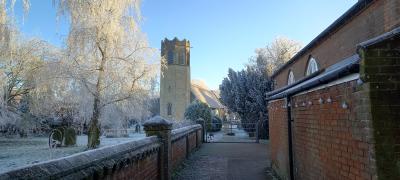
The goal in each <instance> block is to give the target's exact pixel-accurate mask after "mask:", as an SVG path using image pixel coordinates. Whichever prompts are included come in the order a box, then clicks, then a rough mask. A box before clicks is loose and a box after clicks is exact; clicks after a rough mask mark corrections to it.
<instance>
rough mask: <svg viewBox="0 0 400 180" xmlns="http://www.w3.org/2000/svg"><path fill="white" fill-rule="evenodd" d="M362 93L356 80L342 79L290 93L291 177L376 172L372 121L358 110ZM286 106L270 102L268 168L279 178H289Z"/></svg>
mask: <svg viewBox="0 0 400 180" xmlns="http://www.w3.org/2000/svg"><path fill="white" fill-rule="evenodd" d="M355 76H357V75H353V78H351V77H350V79H356V77H355ZM340 81H344V82H340ZM360 93H363V91H360V89H359V88H357V82H356V80H351V81H346V80H345V79H344V80H343V79H342V80H338V81H336V82H332V83H331V84H330V85H325V86H324V87H319V88H316V89H313V90H310V91H307V92H303V93H300V94H296V95H294V96H292V97H291V103H290V111H291V118H292V122H291V128H292V135H291V136H292V146H293V148H292V155H293V173H294V174H293V176H294V178H295V179H356V178H358V179H371V178H373V177H376V168H375V163H374V162H375V160H374V149H373V144H372V143H373V139H372V130H371V122H370V121H367V120H366V119H365V118H362V117H365V112H363V111H359V109H360V106H363V105H365V103H366V102H365V99H363V98H361V97H363V96H361V95H360ZM287 110H288V104H286V100H285V99H279V100H275V101H272V102H270V103H269V112H270V116H269V117H270V127H271V130H270V138H271V159H272V167H273V168H274V170H275V171H276V172H277V173H278V174H279V176H280V177H282V178H283V179H290V172H289V170H290V162H289V153H290V151H289V150H290V149H289V148H288V135H289V133H288V119H287Z"/></svg>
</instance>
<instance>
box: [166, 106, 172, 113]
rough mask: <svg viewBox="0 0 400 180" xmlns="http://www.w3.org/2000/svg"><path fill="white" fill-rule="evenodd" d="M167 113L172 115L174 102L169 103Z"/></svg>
mask: <svg viewBox="0 0 400 180" xmlns="http://www.w3.org/2000/svg"><path fill="white" fill-rule="evenodd" d="M167 111H168V112H167V114H168V115H172V104H171V103H168V105H167Z"/></svg>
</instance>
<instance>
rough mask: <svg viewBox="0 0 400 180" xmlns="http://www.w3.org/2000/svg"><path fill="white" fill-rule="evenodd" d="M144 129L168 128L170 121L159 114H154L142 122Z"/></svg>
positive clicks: (169, 127) (170, 127)
mask: <svg viewBox="0 0 400 180" xmlns="http://www.w3.org/2000/svg"><path fill="white" fill-rule="evenodd" d="M143 127H144V130H145V131H154V130H168V129H169V130H170V129H172V122H170V121H168V120H166V119H164V118H162V117H161V116H154V117H152V118H151V119H148V120H146V121H145V122H144V123H143Z"/></svg>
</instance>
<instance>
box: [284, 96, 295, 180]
mask: <svg viewBox="0 0 400 180" xmlns="http://www.w3.org/2000/svg"><path fill="white" fill-rule="evenodd" d="M291 109H292V106H291V96H289V95H288V96H287V97H286V111H287V121H288V127H287V128H288V146H289V173H290V179H291V180H294V171H293V167H294V165H293V163H294V162H293V142H292V111H291Z"/></svg>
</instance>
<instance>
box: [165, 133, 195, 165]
mask: <svg viewBox="0 0 400 180" xmlns="http://www.w3.org/2000/svg"><path fill="white" fill-rule="evenodd" d="M201 134H202V132H201V129H200V130H197V131H194V132H191V133H190V134H189V135H188V136H182V137H180V138H178V139H176V140H174V141H172V144H171V146H172V157H171V159H172V167H173V169H175V168H177V167H178V166H179V164H180V163H181V162H182V161H183V160H185V158H186V157H187V155H188V154H190V153H191V152H192V151H193V150H194V149H196V148H197V147H199V146H200V145H201ZM196 135H198V137H196Z"/></svg>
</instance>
